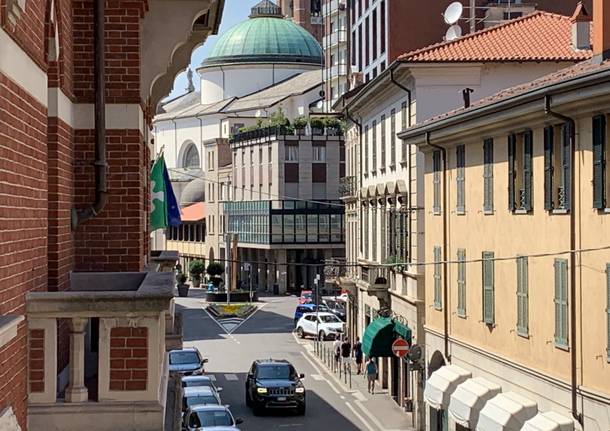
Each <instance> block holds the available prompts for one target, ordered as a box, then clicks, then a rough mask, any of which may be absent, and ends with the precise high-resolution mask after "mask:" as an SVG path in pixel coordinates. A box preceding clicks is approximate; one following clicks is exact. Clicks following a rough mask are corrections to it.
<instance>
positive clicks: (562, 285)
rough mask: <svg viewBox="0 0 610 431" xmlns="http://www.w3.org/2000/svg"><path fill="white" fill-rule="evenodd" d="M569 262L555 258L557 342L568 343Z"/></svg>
mask: <svg viewBox="0 0 610 431" xmlns="http://www.w3.org/2000/svg"><path fill="white" fill-rule="evenodd" d="M567 268H568V262H567V261H566V260H565V259H555V344H557V345H558V346H562V347H564V346H567V345H568V329H567V328H568V298H567V297H568V280H567V272H568V270H567Z"/></svg>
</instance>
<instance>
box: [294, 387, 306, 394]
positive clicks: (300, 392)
mask: <svg viewBox="0 0 610 431" xmlns="http://www.w3.org/2000/svg"><path fill="white" fill-rule="evenodd" d="M294 391H295V392H296V393H297V394H304V393H305V388H296V389H295V390H294Z"/></svg>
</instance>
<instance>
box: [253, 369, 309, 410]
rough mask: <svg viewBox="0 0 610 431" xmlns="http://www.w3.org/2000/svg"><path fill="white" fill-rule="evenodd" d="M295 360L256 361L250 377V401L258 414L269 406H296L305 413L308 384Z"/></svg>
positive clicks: (274, 407)
mask: <svg viewBox="0 0 610 431" xmlns="http://www.w3.org/2000/svg"><path fill="white" fill-rule="evenodd" d="M303 378H305V375H304V374H297V372H296V370H295V368H294V367H293V366H292V364H291V363H290V362H288V361H286V360H276V359H265V360H257V361H254V362H253V363H252V366H251V367H250V371H249V372H248V377H247V379H246V405H247V406H248V407H251V408H252V412H253V413H254V414H255V415H258V414H260V413H261V412H262V411H263V410H265V409H294V410H296V413H297V414H299V415H304V414H305V386H303V383H302V382H301V379H303Z"/></svg>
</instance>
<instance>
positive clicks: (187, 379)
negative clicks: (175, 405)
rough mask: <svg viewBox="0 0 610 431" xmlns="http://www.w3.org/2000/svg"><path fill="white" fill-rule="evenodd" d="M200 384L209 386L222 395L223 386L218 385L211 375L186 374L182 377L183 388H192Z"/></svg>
mask: <svg viewBox="0 0 610 431" xmlns="http://www.w3.org/2000/svg"><path fill="white" fill-rule="evenodd" d="M199 386H207V387H208V388H212V389H213V390H214V391H216V393H217V394H219V395H220V392H222V388H221V387H220V386H216V384H215V383H214V380H212V378H211V377H210V376H184V377H182V387H183V388H192V387H199Z"/></svg>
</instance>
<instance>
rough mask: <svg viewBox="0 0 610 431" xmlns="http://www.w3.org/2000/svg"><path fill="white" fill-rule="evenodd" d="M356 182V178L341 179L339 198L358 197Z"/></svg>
mask: <svg viewBox="0 0 610 431" xmlns="http://www.w3.org/2000/svg"><path fill="white" fill-rule="evenodd" d="M356 180H357V178H356V177H355V176H350V177H343V178H339V196H340V197H342V198H347V197H354V196H356V190H357V182H356Z"/></svg>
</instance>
